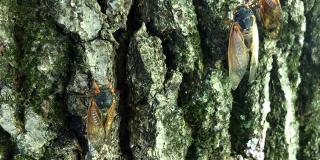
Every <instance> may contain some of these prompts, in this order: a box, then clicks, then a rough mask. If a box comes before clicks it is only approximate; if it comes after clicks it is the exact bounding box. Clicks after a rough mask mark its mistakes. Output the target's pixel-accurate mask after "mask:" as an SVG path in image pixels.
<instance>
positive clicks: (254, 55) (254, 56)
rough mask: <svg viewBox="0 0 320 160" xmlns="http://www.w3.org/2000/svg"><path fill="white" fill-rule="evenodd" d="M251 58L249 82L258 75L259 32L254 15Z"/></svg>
mask: <svg viewBox="0 0 320 160" xmlns="http://www.w3.org/2000/svg"><path fill="white" fill-rule="evenodd" d="M250 50H251V59H250V74H249V82H252V81H253V80H254V79H255V77H256V72H257V68H258V62H259V60H258V58H259V33H258V27H257V23H256V19H255V17H253V26H252V44H251V47H250Z"/></svg>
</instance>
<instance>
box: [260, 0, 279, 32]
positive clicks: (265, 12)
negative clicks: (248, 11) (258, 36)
mask: <svg viewBox="0 0 320 160" xmlns="http://www.w3.org/2000/svg"><path fill="white" fill-rule="evenodd" d="M259 3H260V16H261V18H262V22H263V26H264V28H265V30H266V32H267V35H268V36H269V37H271V38H276V37H278V34H279V32H280V29H281V20H282V18H281V17H282V11H281V5H280V1H279V0H259Z"/></svg>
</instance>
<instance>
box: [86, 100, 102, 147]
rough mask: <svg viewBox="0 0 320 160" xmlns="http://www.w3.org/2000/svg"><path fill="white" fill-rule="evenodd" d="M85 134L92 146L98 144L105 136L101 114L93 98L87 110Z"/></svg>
mask: <svg viewBox="0 0 320 160" xmlns="http://www.w3.org/2000/svg"><path fill="white" fill-rule="evenodd" d="M87 135H88V139H89V141H90V142H91V143H92V144H93V145H94V146H99V145H100V143H101V142H103V139H104V138H105V132H104V128H103V123H102V114H101V112H100V109H99V108H98V106H97V104H96V102H95V100H94V99H92V100H91V102H90V105H89V108H88V111H87Z"/></svg>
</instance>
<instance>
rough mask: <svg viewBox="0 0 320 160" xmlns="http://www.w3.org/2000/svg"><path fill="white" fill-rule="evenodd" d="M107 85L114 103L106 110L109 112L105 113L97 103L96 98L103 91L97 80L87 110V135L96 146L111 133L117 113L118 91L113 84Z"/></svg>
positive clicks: (94, 82) (93, 84)
mask: <svg viewBox="0 0 320 160" xmlns="http://www.w3.org/2000/svg"><path fill="white" fill-rule="evenodd" d="M106 87H107V89H109V90H110V91H111V93H112V104H111V107H110V108H108V110H107V111H106V112H107V113H106V114H104V113H102V111H101V109H100V108H99V106H98V105H97V101H96V98H97V97H98V96H99V94H101V92H102V91H101V89H100V87H99V86H98V84H97V83H96V81H93V82H92V87H91V88H92V94H93V96H92V97H91V98H90V104H89V107H88V110H87V135H88V139H89V141H90V142H91V143H92V144H93V145H94V147H95V148H98V146H101V145H100V144H101V143H103V142H104V140H105V138H106V136H107V135H108V134H109V131H110V129H111V127H112V123H113V121H114V117H115V114H116V113H115V112H116V107H117V100H116V91H115V89H114V88H113V87H112V85H111V84H107V85H106ZM99 104H104V103H99ZM100 107H104V106H100Z"/></svg>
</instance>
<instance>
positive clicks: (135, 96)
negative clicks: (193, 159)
mask: <svg viewBox="0 0 320 160" xmlns="http://www.w3.org/2000/svg"><path fill="white" fill-rule="evenodd" d="M127 72H128V73H127V75H128V83H129V88H130V95H129V105H130V106H131V107H132V112H133V113H132V114H133V117H132V120H131V121H130V124H129V128H130V132H131V134H130V135H131V136H130V138H131V139H130V143H131V150H132V154H133V156H134V157H135V158H136V159H143V158H146V159H184V157H185V156H186V152H187V148H188V146H189V144H190V141H191V139H190V134H191V133H190V129H189V128H188V126H187V124H186V123H185V121H184V119H183V115H182V111H181V110H180V109H179V108H178V107H177V96H178V91H179V88H180V87H179V86H180V84H181V81H182V74H181V73H180V72H177V71H167V68H166V65H165V56H164V54H163V50H162V46H161V40H160V39H159V38H157V37H152V36H150V35H148V33H147V32H146V27H145V25H143V26H142V27H141V28H140V30H139V31H138V32H137V33H136V34H135V36H134V38H133V39H132V40H131V42H130V46H129V54H128V68H127ZM167 72H172V73H170V74H169V75H170V77H168V79H165V78H166V77H165V76H166V74H167Z"/></svg>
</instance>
